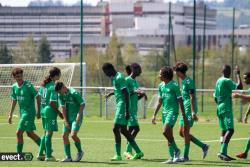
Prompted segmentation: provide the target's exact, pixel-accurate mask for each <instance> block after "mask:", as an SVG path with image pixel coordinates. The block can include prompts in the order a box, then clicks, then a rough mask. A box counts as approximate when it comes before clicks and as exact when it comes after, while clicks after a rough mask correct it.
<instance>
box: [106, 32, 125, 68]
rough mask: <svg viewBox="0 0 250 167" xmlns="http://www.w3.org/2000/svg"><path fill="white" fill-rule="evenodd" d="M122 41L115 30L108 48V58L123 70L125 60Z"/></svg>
mask: <svg viewBox="0 0 250 167" xmlns="http://www.w3.org/2000/svg"><path fill="white" fill-rule="evenodd" d="M121 46H122V45H121V43H120V42H119V39H118V37H117V35H116V33H115V32H113V34H112V37H111V39H110V41H109V44H108V46H107V49H106V57H107V59H108V60H109V61H110V62H111V63H113V64H114V66H115V67H116V69H118V70H123V60H122V54H121Z"/></svg>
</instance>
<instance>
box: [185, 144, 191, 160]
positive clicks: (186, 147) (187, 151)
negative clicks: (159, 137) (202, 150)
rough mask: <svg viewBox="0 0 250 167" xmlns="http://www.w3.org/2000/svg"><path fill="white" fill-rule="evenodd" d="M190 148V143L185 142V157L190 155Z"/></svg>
mask: <svg viewBox="0 0 250 167" xmlns="http://www.w3.org/2000/svg"><path fill="white" fill-rule="evenodd" d="M189 148H190V144H185V145H184V157H188V155H189Z"/></svg>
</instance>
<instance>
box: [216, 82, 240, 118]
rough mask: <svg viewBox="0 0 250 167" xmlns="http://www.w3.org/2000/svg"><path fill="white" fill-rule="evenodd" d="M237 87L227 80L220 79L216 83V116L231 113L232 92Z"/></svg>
mask: <svg viewBox="0 0 250 167" xmlns="http://www.w3.org/2000/svg"><path fill="white" fill-rule="evenodd" d="M236 88H237V85H236V83H235V82H234V81H232V80H231V79H229V78H225V77H221V78H219V79H218V80H217V82H216V87H215V93H214V97H215V98H216V100H217V114H218V115H220V114H223V113H225V112H232V90H235V89H236Z"/></svg>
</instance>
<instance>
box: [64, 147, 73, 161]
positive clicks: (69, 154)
mask: <svg viewBox="0 0 250 167" xmlns="http://www.w3.org/2000/svg"><path fill="white" fill-rule="evenodd" d="M64 152H65V155H66V156H67V157H68V158H71V153H70V144H64Z"/></svg>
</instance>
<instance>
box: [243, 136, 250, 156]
mask: <svg viewBox="0 0 250 167" xmlns="http://www.w3.org/2000/svg"><path fill="white" fill-rule="evenodd" d="M249 149H250V139H248V142H247V145H246V148H245V151H244V153H245V154H247V153H248V151H249Z"/></svg>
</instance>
